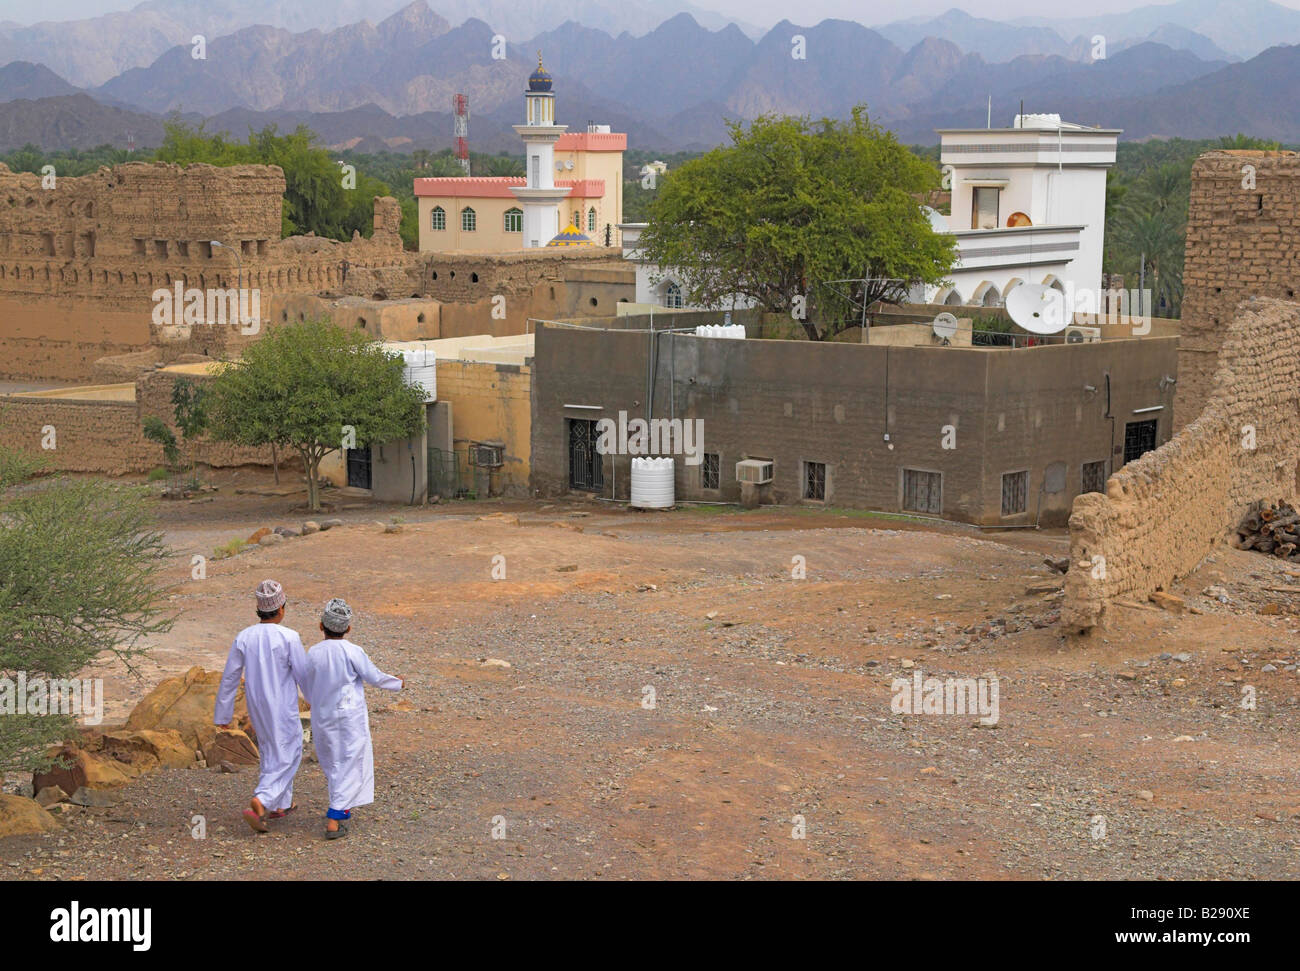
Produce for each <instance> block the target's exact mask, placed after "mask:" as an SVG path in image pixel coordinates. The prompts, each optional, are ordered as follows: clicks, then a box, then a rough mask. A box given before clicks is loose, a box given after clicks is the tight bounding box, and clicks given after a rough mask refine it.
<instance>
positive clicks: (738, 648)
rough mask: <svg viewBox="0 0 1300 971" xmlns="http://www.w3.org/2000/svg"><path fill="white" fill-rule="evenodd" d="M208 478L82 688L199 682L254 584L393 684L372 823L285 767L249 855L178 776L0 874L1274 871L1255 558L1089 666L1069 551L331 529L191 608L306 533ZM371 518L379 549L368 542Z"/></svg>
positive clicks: (718, 527) (1280, 698) (293, 518)
mask: <svg viewBox="0 0 1300 971" xmlns="http://www.w3.org/2000/svg"><path fill="white" fill-rule="evenodd" d="M217 481H218V484H219V485H220V491H219V492H217V493H216V494H215V495H214V496H212V497H209V498H207V499H206V500H205V501H197V502H161V501H160V503H159V514H160V517H161V518H162V521H163V522H164V524H165V528H166V531H167V535H168V540H169V542H170V543H171V544H172V545H173V546H174V548H175V549H176V551H177V553H178V556H177V559H176V561H175V564H174V574H175V579H176V581H177V583H178V587H177V589H176V592H175V607H176V609H177V612H178V614H179V621H178V622H177V624H176V626H175V628H174V629H173V631H172V632H171V633H170V634H168V635H166V636H164V637H162V638H160V639H159V641H158V643H157V644H156V647H155V650H154V653H153V657H152V659H151V661H150V662H149V663H148V664H147V665H146V666H145V670H144V677H143V679H142V680H140V681H137V680H133V679H131V678H129V677H126V676H124V675H123V673H122V672H121V671H118V670H114V669H111V668H109V669H104V670H102V671H97V672H94V673H95V674H96V675H99V676H103V677H104V678H105V679H106V684H105V693H106V700H107V702H108V717H107V719H106V721H107V722H110V723H111V722H115V721H120V720H122V719H123V718H124V717H125V715H126V713H127V712H129V711H130V709H131V708H132V707H133V706H134V704H135V703H136V702H137V701H138V700H139V699H140V698H141V697H143V695H144V694H145V693H146V692H147V691H148V689H149V688H150V687H152V685H153V684H154V683H156V682H157V680H159V679H160V678H162V677H165V676H168V675H172V674H176V673H179V672H182V671H184V670H186V669H187V668H189V667H190V666H192V665H196V664H197V665H201V666H203V667H204V668H208V669H212V668H220V667H221V666H222V664H223V663H224V659H225V655H226V652H227V650H228V649H229V645H230V641H231V639H232V637H233V636H234V634H235V633H236V632H237V631H238V630H239V629H240V628H241V627H243V626H245V625H246V624H248V623H251V622H253V621H254V620H255V617H254V616H253V614H252V597H251V591H252V589H253V587H254V586H255V585H256V583H257V582H258V581H259V580H261V579H263V578H264V577H274V578H276V579H278V580H280V581H281V582H282V583H283V584H284V586H285V589H286V592H287V593H288V597H289V600H288V614H287V619H286V624H287V625H288V626H291V627H294V628H295V629H297V630H299V631H300V632H301V634H302V636H303V641H304V643H305V644H308V645H310V644H313V643H315V642H316V641H317V640H318V639H319V635H318V633H317V628H316V624H317V619H318V615H319V611H320V608H321V606H322V604H323V603H324V602H325V600H326V599H328V598H329V597H330V596H335V595H338V596H343V597H345V598H346V599H347V600H348V601H349V603H350V604H351V605H352V606H353V608H354V610H355V611H356V620H355V623H354V630H353V634H352V638H353V639H354V640H355V641H356V642H358V643H359V644H361V645H362V646H363V647H365V648H366V649H367V651H368V652H369V653H370V655H371V657H372V658H373V659H374V660H375V662H376V663H377V664H378V665H379V666H380V667H381V668H383V669H384V670H385V671H388V672H390V673H393V674H396V675H398V676H399V677H403V678H405V679H406V681H407V690H406V691H404V692H403V693H402V694H400V695H396V694H389V693H385V692H380V691H376V690H374V689H371V690H370V692H369V702H370V710H371V725H372V730H373V733H374V744H375V758H376V802H375V803H374V805H372V806H369V807H366V808H365V809H363V810H360V811H359V812H358V813H357V814H356V815H357V823H356V825H355V826H354V829H353V835H352V836H351V837H350V838H349V839H347V840H343V841H340V842H332V843H326V842H324V841H323V840H322V839H321V832H322V828H323V822H322V819H321V816H322V814H323V812H324V809H325V787H324V779H323V777H322V775H321V772H320V768H319V766H318V765H316V764H315V763H314V762H310V761H309V762H306V763H304V766H303V769H302V771H301V773H300V774H299V777H298V786H297V799H298V801H299V803H300V804H301V805H302V806H303V809H302V810H301V811H300V812H299V813H297V814H295V815H294V816H292V817H290V818H289V819H287V820H285V821H282V822H280V823H276V824H273V826H274V830H273V833H272V834H271V835H269V836H256V835H254V834H253V833H252V832H250V831H249V830H248V829H247V827H246V826H244V824H243V823H242V821H241V820H240V817H239V812H240V810H241V809H242V808H243V806H244V805H245V804H246V801H247V799H248V797H249V795H250V794H251V789H252V787H253V782H254V774H255V770H253V769H244V770H242V771H241V772H239V773H236V774H227V773H220V772H213V771H205V770H202V769H197V768H196V769H191V770H169V771H164V772H160V773H156V774H153V775H150V776H146V777H144V778H142V779H140V780H138V781H136V782H135V783H133V784H132V785H131V786H129V787H127V788H126V789H123V790H121V793H120V794H121V797H122V799H121V802H120V804H119V805H117V806H114V807H111V808H106V809H85V810H80V811H78V812H76V813H75V814H72V815H69V816H66V817H64V822H65V828H64V829H62V830H60V831H58V832H55V833H51V834H47V835H45V836H39V837H36V836H34V837H17V838H11V839H9V840H6V841H0V876H3V877H5V878H9V879H71V880H77V879H116V878H125V879H149V880H177V879H189V880H195V879H232V878H233V879H247V878H253V879H295V878H399V879H400V878H472V879H502V880H504V879H547V878H567V879H575V878H576V879H591V878H597V879H639V878H670V879H680V878H724V879H772V878H777V879H793V878H900V879H951V878H961V879H972V878H979V879H999V878H1031V879H1068V878H1087V879H1114V878H1142V879H1147V878H1154V879H1171V878H1176V879H1205V878H1219V879H1265V878H1287V877H1291V876H1293V875H1294V874H1295V872H1296V864H1295V862H1294V861H1295V860H1296V859H1297V855H1296V850H1297V848H1298V846H1297V843H1298V839H1297V837H1298V835H1300V787H1298V786H1297V781H1296V780H1297V768H1298V767H1300V766H1298V763H1300V758H1298V757H1297V754H1296V751H1295V745H1294V744H1293V742H1292V740H1293V739H1294V738H1295V737H1296V729H1297V725H1298V723H1300V697H1298V696H1300V687H1298V686H1297V680H1296V679H1297V672H1296V670H1295V666H1296V661H1297V653H1298V652H1297V648H1296V634H1297V633H1300V630H1298V629H1297V628H1300V619H1298V618H1297V616H1296V615H1295V613H1294V612H1293V611H1294V610H1295V609H1296V608H1295V607H1294V606H1293V604H1292V601H1293V600H1294V595H1293V594H1289V593H1287V592H1285V591H1283V592H1278V591H1269V590H1267V589H1266V588H1267V587H1269V586H1277V587H1286V586H1295V585H1297V583H1300V581H1297V580H1296V579H1294V578H1292V577H1289V576H1288V575H1287V573H1286V571H1285V570H1284V569H1283V568H1282V567H1281V566H1280V565H1278V564H1276V563H1275V562H1274V561H1272V560H1270V559H1269V558H1267V557H1264V556H1262V555H1260V554H1256V553H1244V552H1238V551H1232V550H1223V551H1220V552H1219V553H1217V554H1215V555H1214V556H1213V557H1212V559H1211V560H1210V561H1208V562H1207V563H1206V564H1205V565H1204V566H1203V567H1202V569H1201V570H1200V571H1199V572H1198V574H1197V575H1196V576H1194V577H1192V578H1190V579H1189V580H1188V581H1187V583H1185V584H1183V585H1182V586H1181V587H1179V588H1176V589H1175V591H1174V592H1175V593H1177V594H1179V595H1180V596H1183V597H1184V598H1185V599H1186V602H1187V605H1188V607H1189V608H1190V609H1189V610H1188V611H1185V612H1181V613H1174V612H1167V611H1163V610H1160V609H1157V608H1155V607H1154V606H1151V605H1136V604H1134V605H1131V606H1120V607H1115V608H1113V609H1112V611H1111V615H1110V617H1109V620H1108V626H1107V627H1106V628H1105V629H1100V630H1097V631H1095V632H1093V633H1092V634H1091V635H1089V636H1087V637H1078V636H1068V635H1067V634H1066V633H1065V632H1063V631H1062V630H1061V628H1060V624H1059V607H1060V599H1059V597H1060V595H1059V594H1055V593H1052V592H1050V589H1048V592H1032V593H1031V592H1028V591H1029V590H1030V589H1031V588H1033V589H1037V590H1040V591H1041V590H1042V589H1044V588H1050V586H1051V585H1052V582H1053V581H1056V586H1059V581H1060V577H1059V575H1058V574H1054V573H1053V572H1052V571H1051V570H1050V569H1049V568H1048V567H1047V566H1046V565H1044V563H1043V560H1044V557H1045V556H1053V557H1059V556H1064V555H1065V553H1066V551H1067V542H1066V537H1065V534H1064V532H1063V531H1042V532H1035V531H1019V532H1000V533H990V532H985V533H981V532H979V531H978V530H975V529H972V528H968V527H963V526H956V525H945V524H928V523H917V522H912V521H904V520H900V519H896V518H891V517H886V516H879V515H869V514H864V513H856V512H853V513H851V512H846V511H837V510H825V511H823V510H803V509H790V508H779V509H777V508H764V509H760V510H755V511H743V510H740V509H738V508H735V507H704V508H695V509H681V510H676V511H672V512H658V513H639V512H635V511H631V510H628V509H627V508H625V507H623V506H621V505H614V504H611V503H606V502H598V501H580V500H575V501H564V502H558V503H555V502H553V503H540V502H514V503H508V502H451V503H443V504H441V505H439V506H434V507H429V508H427V509H415V510H412V509H406V508H398V507H380V506H370V505H368V504H366V503H364V502H359V501H353V500H340V501H339V502H341V505H342V508H340V509H339V510H338V511H336V512H334V513H327V514H325V516H329V515H337V516H339V518H342V519H343V520H344V521H345V525H344V526H341V527H336V528H334V529H331V530H329V531H328V532H323V533H319V534H316V535H312V536H308V537H302V538H299V539H291V540H288V541H286V542H285V543H283V544H281V545H278V546H273V547H268V548H258V549H254V550H251V551H249V552H246V553H243V554H240V555H238V556H235V557H232V558H229V559H224V560H215V559H213V560H210V561H209V562H208V563H207V576H206V579H202V580H194V579H191V559H190V558H191V556H192V555H194V554H200V555H203V556H207V557H211V555H212V553H213V549H214V547H216V546H217V545H219V544H222V543H225V542H227V541H228V540H230V539H232V538H235V537H246V536H247V535H248V534H250V533H252V532H253V530H255V529H257V528H258V527H260V526H275V525H287V526H298V525H300V524H301V522H302V520H303V519H304V518H308V517H306V516H305V515H304V514H303V512H302V511H301V508H300V507H299V508H295V507H296V506H299V504H300V502H301V500H300V498H299V497H296V496H294V495H280V494H277V493H276V491H275V490H274V489H270V488H267V486H268V483H267V481H266V479H265V478H264V477H259V476H256V475H254V474H253V473H249V472H244V473H240V474H238V475H235V476H233V477H232V476H229V475H227V476H225V477H218V479H217ZM282 491H286V492H287V491H288V490H282ZM394 516H396V517H399V518H400V519H401V520H402V525H401V529H400V531H398V532H396V533H385V532H384V531H383V529H382V527H381V526H380V525H377V524H376V521H377V520H380V521H383V522H389V521H391V520H392V518H393V517H394ZM484 517H486V518H484ZM313 518H325V517H324V516H322V517H313ZM498 557H504V560H501V559H496V558H498ZM799 558H802V560H800V559H799ZM800 563H802V565H803V570H804V572H805V575H804V576H803V577H802V578H800V577H798V576H797V575H795V574H798V573H799V572H800V571H799V569H798V567H799V565H800ZM502 565H504V570H505V576H504V578H500V579H494V578H493V569H494V566H496V567H497V568H498V573H499V571H500V567H501V566H502ZM1211 585H1213V586H1214V587H1215V590H1214V591H1213V592H1212V594H1211V595H1206V594H1204V593H1203V591H1204V590H1206V589H1207V588H1208V587H1210V586H1211ZM501 661H504V662H507V663H508V665H509V666H508V667H507V666H504V665H502V664H500V663H498V662H501ZM916 671H921V672H923V675H924V677H926V678H929V677H931V676H933V677H937V678H941V679H942V678H948V677H959V678H985V679H987V680H986V683H988V681H991V680H992V679H993V678H996V679H997V684H998V689H999V718H998V721H997V723H996V725H995V726H987V725H981V724H979V721H978V716H976V715H971V714H967V715H959V714H914V715H906V714H898V713H895V712H894V711H893V710H892V709H891V699H892V697H893V690H892V686H893V682H894V679H896V678H902V679H909V680H910V679H911V678H912V677H913V675H914V673H915V672H916ZM1252 694H1253V697H1254V707H1253V708H1251V707H1248V706H1245V705H1243V699H1246V698H1248V697H1249V696H1251V695H1252ZM196 816H202V817H204V818H205V820H206V825H207V831H206V836H205V838H203V839H196V838H194V837H193V835H192V828H193V827H194V825H195V820H194V817H196ZM800 837H801V838H800Z"/></svg>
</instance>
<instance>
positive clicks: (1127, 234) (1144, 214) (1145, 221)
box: [1115, 194, 1183, 317]
mask: <svg viewBox="0 0 1300 971" xmlns="http://www.w3.org/2000/svg"><path fill="white" fill-rule="evenodd" d="M1115 241H1116V243H1117V244H1118V245H1119V246H1120V247H1121V248H1122V249H1123V251H1124V253H1125V255H1126V257H1127V258H1126V259H1125V260H1124V262H1125V263H1131V265H1132V266H1133V267H1134V269H1136V270H1137V271H1138V275H1139V276H1140V273H1141V269H1142V265H1143V263H1145V267H1146V285H1147V288H1148V289H1150V290H1151V297H1152V303H1153V305H1154V306H1153V308H1152V309H1154V310H1155V311H1157V312H1158V313H1160V314H1161V315H1164V316H1170V317H1176V316H1178V315H1179V313H1180V312H1181V307H1182V302H1183V224H1182V222H1181V220H1175V219H1173V218H1171V214H1170V213H1169V212H1168V211H1167V210H1165V209H1162V208H1161V206H1160V202H1159V200H1158V199H1156V198H1153V197H1151V196H1148V195H1145V194H1144V195H1142V196H1139V197H1138V198H1136V199H1132V200H1130V202H1129V204H1127V205H1125V206H1124V207H1123V208H1122V209H1121V210H1120V214H1119V218H1118V219H1117V220H1116V226H1115Z"/></svg>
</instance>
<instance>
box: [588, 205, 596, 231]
mask: <svg viewBox="0 0 1300 971" xmlns="http://www.w3.org/2000/svg"><path fill="white" fill-rule="evenodd" d="M595 231H596V207H595V206H592V207H591V208H590V209H588V210H587V232H589V233H594V232H595Z"/></svg>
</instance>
